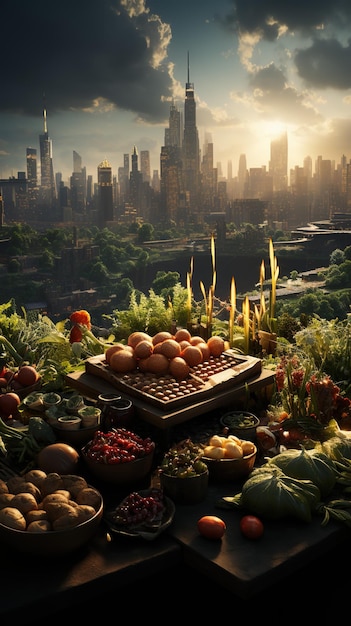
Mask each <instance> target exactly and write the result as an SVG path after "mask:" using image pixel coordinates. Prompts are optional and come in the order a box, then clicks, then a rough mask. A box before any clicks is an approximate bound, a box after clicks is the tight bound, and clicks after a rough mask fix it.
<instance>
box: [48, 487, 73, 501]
mask: <svg viewBox="0 0 351 626" xmlns="http://www.w3.org/2000/svg"><path fill="white" fill-rule="evenodd" d="M52 493H53V494H57V495H60V496H64V498H66V500H70V499H71V497H72V495H71V492H70V491H68V489H58V490H57V491H53V492H52Z"/></svg>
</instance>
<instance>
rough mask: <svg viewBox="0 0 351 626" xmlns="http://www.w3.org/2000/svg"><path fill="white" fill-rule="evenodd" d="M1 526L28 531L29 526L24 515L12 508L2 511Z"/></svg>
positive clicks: (0, 512) (0, 515)
mask: <svg viewBox="0 0 351 626" xmlns="http://www.w3.org/2000/svg"><path fill="white" fill-rule="evenodd" d="M0 524H3V525H4V526H7V527H8V528H14V529H15V530H26V527H27V524H26V520H25V517H24V515H23V514H22V513H21V511H19V510H18V509H16V508H15V507H12V506H5V507H4V508H3V509H0Z"/></svg>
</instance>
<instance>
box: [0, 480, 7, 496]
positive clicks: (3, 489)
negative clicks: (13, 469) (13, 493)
mask: <svg viewBox="0 0 351 626" xmlns="http://www.w3.org/2000/svg"><path fill="white" fill-rule="evenodd" d="M0 493H9V488H8V486H7V483H6V482H5V481H4V480H2V479H0Z"/></svg>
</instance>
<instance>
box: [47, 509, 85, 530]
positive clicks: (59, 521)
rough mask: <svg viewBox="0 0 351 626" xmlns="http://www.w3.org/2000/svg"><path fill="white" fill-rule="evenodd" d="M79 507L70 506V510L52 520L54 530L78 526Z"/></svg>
mask: <svg viewBox="0 0 351 626" xmlns="http://www.w3.org/2000/svg"><path fill="white" fill-rule="evenodd" d="M78 509H79V507H77V508H75V509H74V508H73V507H70V510H69V511H67V513H64V514H63V515H60V516H59V517H57V518H56V519H55V520H54V521H53V522H52V530H65V529H66V528H72V527H73V526H77V525H78V524H79V523H80V521H79V515H78Z"/></svg>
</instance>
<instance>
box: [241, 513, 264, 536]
mask: <svg viewBox="0 0 351 626" xmlns="http://www.w3.org/2000/svg"><path fill="white" fill-rule="evenodd" d="M240 530H241V532H242V534H243V535H244V537H246V538H247V539H259V538H260V537H262V535H263V531H264V526H263V523H262V522H261V520H260V519H259V518H258V517H256V516H255V515H244V517H242V518H241V520H240Z"/></svg>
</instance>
